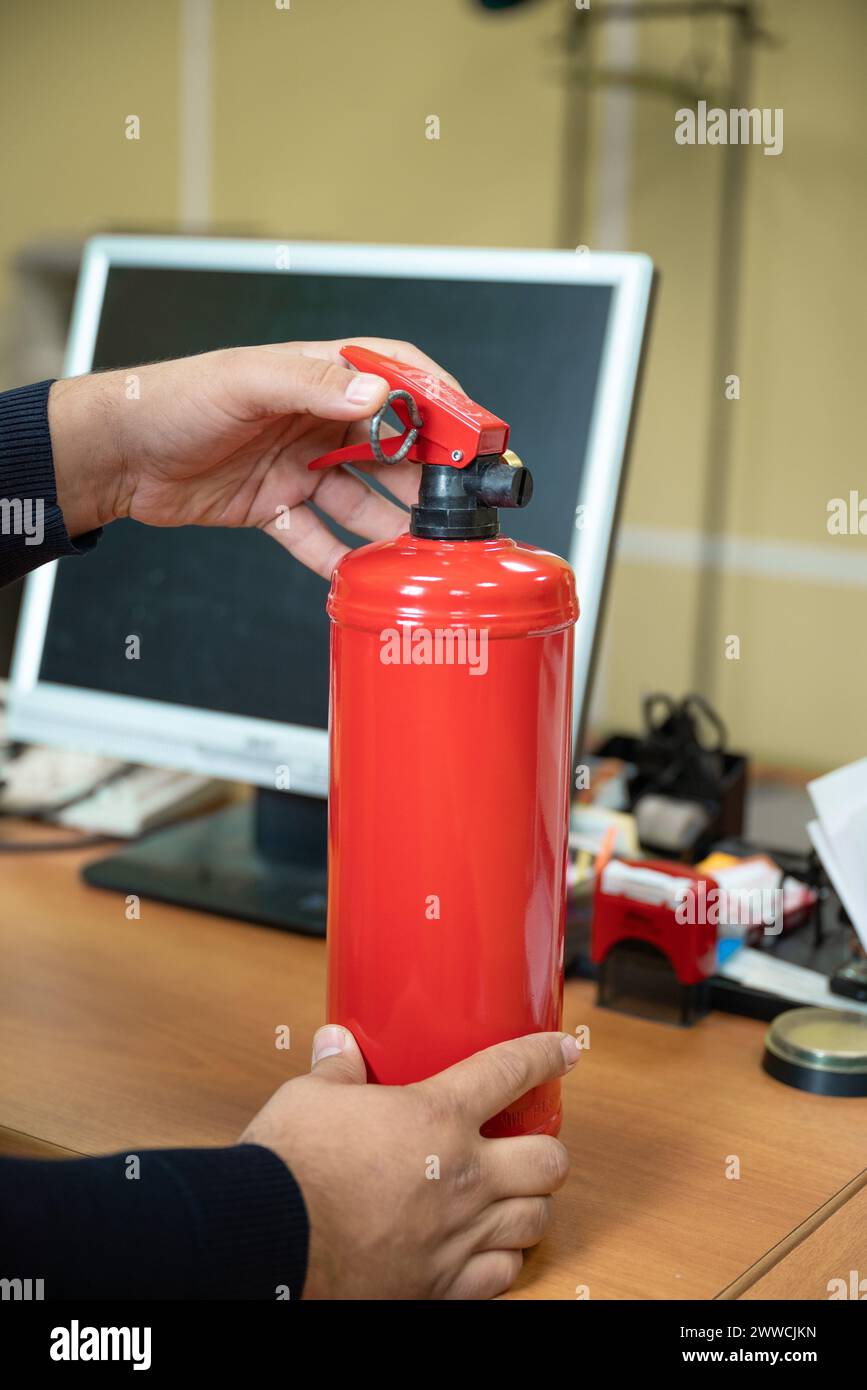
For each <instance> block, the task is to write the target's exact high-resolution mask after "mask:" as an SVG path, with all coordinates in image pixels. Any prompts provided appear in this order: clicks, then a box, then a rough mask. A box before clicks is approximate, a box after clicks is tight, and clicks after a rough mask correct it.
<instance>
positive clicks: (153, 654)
mask: <svg viewBox="0 0 867 1390" xmlns="http://www.w3.org/2000/svg"><path fill="white" fill-rule="evenodd" d="M652 278H653V273H652V265H651V262H650V261H649V260H648V259H647V257H645V256H640V255H603V254H599V255H597V254H593V253H571V252H564V251H509V250H481V249H445V248H433V247H399V246H357V245H337V244H316V243H300V242H299V243H275V242H256V241H226V240H211V239H188V238H180V237H114V236H111V237H97V238H94V239H93V240H91V241H90V242H89V243H88V244H87V246H86V248H85V252H84V256H83V260H82V267H81V274H80V279H79V285H78V291H77V296H76V302H75V307H74V312H73V319H72V325H71V329H70V336H69V344H68V351H67V357H66V362H65V374H66V375H68V376H73V375H77V374H79V373H82V372H87V371H90V370H104V369H109V368H117V367H127V366H134V365H135V364H137V363H142V362H148V361H152V360H154V359H165V358H170V357H177V356H184V355H187V354H191V353H197V352H203V351H207V350H210V349H213V348H219V347H229V346H239V345H244V344H254V343H268V342H279V341H287V340H297V339H309V338H315V339H328V338H351V337H352V336H353V335H364V336H369V337H383V338H398V339H406V340H408V341H411V342H414V343H417V344H418V345H419V346H420V347H421V348H423V349H424V350H425V351H426V352H427V353H429V355H430V356H432V357H433V358H435V359H436V360H438V361H440V362H442V363H443V365H444V366H445V367H447V368H448V370H450V371H451V372H452V373H453V374H454V375H455V376H457V377H458V378H459V379H460V381H461V383H462V385H463V387H464V389H465V390H466V391H467V393H468V394H469V395H470V396H471V397H473V398H474V399H475V400H478V401H480V402H482V403H483V404H484V405H486V406H487V407H489V408H490V409H491V410H493V411H494V412H495V413H497V414H499V415H501V416H502V417H503V418H504V419H506V420H507V421H508V422H509V424H510V425H511V441H512V443H513V445H514V448H515V449H516V450H517V451H518V453H519V454H521V456H522V457H523V458H524V460H525V462H526V463H527V464H528V465H529V466H530V467H531V469H532V471H533V475H534V480H535V493H534V498H533V502H532V504H531V506H530V507H529V508H527V510H526V511H523V512H511V513H506V514H504V516H503V523H504V525H503V529H504V531H505V532H506V533H508V534H511V535H514V536H515V537H516V538H517V539H520V540H525V541H530V542H532V543H534V544H537V545H541V546H543V547H544V548H546V549H548V550H552V551H555V552H556V553H558V554H561V555H564V556H567V557H568V558H569V559H570V561H571V563H572V565H573V567H574V569H575V572H576V578H577V585H578V593H579V596H580V601H581V618H580V621H579V623H578V625H577V628H576V636H575V704H574V733H575V740H576V744H580V740H581V736H582V730H583V725H584V719H585V715H586V709H587V701H588V694H589V689H590V679H591V673H592V669H593V658H594V652H595V650H596V644H597V638H598V635H599V630H600V616H601V612H602V603H603V596H604V589H605V579H606V572H607V567H608V562H609V558H610V553H611V544H612V537H613V532H614V526H615V520H616V515H617V509H618V501H619V496H620V491H621V485H622V480H623V473H624V462H625V456H626V450H627V442H628V438H629V432H630V423H631V418H632V413H633V402H634V396H635V390H636V382H637V378H638V373H639V365H640V360H641V352H642V344H643V339H644V333H645V325H646V320H647V314H648V305H649V299H650V292H651V285H652ZM345 539H347V540H352V539H353V538H349V537H346V538H345ZM355 543H358V542H357V539H356V540H355ZM326 593H327V585H326V583H325V582H324V581H323V580H322V579H320V578H319V577H317V576H316V575H313V574H311V573H309V572H308V571H307V570H305V569H304V568H303V567H302V566H301V565H299V564H297V563H296V562H295V561H293V560H292V559H291V558H290V557H288V556H287V555H286V553H285V552H284V551H282V550H281V549H280V548H279V547H278V546H277V545H276V544H275V543H274V542H273V541H272V540H270V539H269V538H267V537H265V536H263V535H262V534H261V533H259V532H257V531H250V532H238V531H230V530H227V529H214V530H210V529H204V528H194V527H185V528H180V529H176V530H157V529H154V528H151V527H146V526H142V525H140V524H138V523H136V522H133V521H128V520H127V521H120V522H115V523H114V524H113V525H112V526H110V527H108V528H107V530H106V532H105V534H104V536H103V537H102V539H101V541H100V543H99V545H98V547H97V549H96V551H95V552H94V553H93V554H91V555H89V556H87V557H86V558H82V559H78V558H73V559H68V560H62V561H60V562H57V563H55V564H52V565H48V566H45V567H43V568H42V569H41V570H37V571H36V572H35V573H34V574H33V575H31V576H30V578H29V579H28V582H27V589H26V594H25V600H24V604H23V607H22V614H21V619H20V622H19V631H18V636H17V640H16V647H15V656H14V662H13V670H12V678H11V690H10V702H9V728H10V733H11V735H12V736H13V737H14V738H18V739H26V740H33V741H37V742H43V743H56V744H62V745H65V746H73V747H83V748H89V749H92V750H94V751H98V752H105V753H108V754H112V755H115V756H121V757H123V758H125V759H127V760H129V761H135V762H145V763H155V764H158V765H163V766H173V767H179V768H185V769H189V770H192V771H198V772H205V773H207V774H209V775H211V776H216V777H225V778H231V779H234V780H238V781H243V782H248V783H251V784H253V785H255V786H257V787H259V788H262V789H274V787H275V775H276V769H278V768H280V769H288V779H289V785H290V786H291V788H292V793H293V795H292V797H291V798H290V799H291V801H292V802H293V804H294V807H295V814H296V822H295V825H294V828H292V827H289V826H288V824H284V826H283V829H282V830H281V829H280V828H279V817H278V821H277V822H275V823H273V824H272V823H271V815H272V814H276V813H275V812H274V807H273V805H272V803H273V801H274V798H268V797H267V795H263V796H262V797H260V798H259V802H260V806H259V809H260V825H259V840H260V844H261V845H263V846H264V847H265V848H266V849H267V845H268V842H269V841H270V842H274V841H277V842H279V841H281V839H282V840H291V841H292V842H293V843H294V844H296V846H300V847H301V852H303V853H304V855H305V856H306V860H307V862H308V863H309V860H310V855H311V846H312V844H313V842H314V841H315V842H316V843H318V840H319V832H318V830H316V828H315V824H314V823H318V822H319V821H320V820H322V819H323V817H322V807H323V802H322V798H324V797H325V795H326V792H327V775H328V772H327V759H328V754H327V720H328V708H327V690H328V620H327V617H326V615H325V597H326ZM132 634H135V635H137V636H138V638H139V653H140V656H139V659H137V660H128V659H127V655H126V652H127V646H126V638H127V637H128V636H129V635H132ZM285 777H286V774H285V772H281V779H282V780H281V785H282V782H283V781H284V780H285ZM311 799H312V800H311ZM286 804H287V803H286V800H285V798H284V800H283V801H282V802H281V803H280V809H281V811H282V808H283V807H284V806H285V805H286ZM269 807H270V810H269ZM269 827H270V828H269ZM188 833H191V832H188ZM196 833H197V834H198V836H199V842H198V850H199V852H200V853H201V852H205V853H207V854H212V853H213V844H211V843H210V842H208V841H207V833H208V832H207V829H205V830H201V829H200V830H199V831H197V832H196ZM203 836H204V839H203V838H202V837H203ZM157 839H158V837H156V836H155V837H149V838H148V840H147V841H146V842H145V843H146V844H148V845H150V844H151V841H153V842H154V843H156V841H157ZM176 843H177V842H176ZM239 845H240V841H238V842H237V845H236V848H238V846H239ZM305 846H306V848H305ZM222 848H223V851H224V852H223V855H222V860H221V862H222V863H223V864H224V865H225V863H226V856H227V855H228V853H229V850H228V847H227V846H225V845H224V846H223V847H222ZM240 852H241V851H240V848H238V853H240ZM191 853H192V849H191V846H190V845H189V844H187V846H186V849H185V850H179V855H180V858H181V859H182V860H183V859H184V854H186V856H187V857H189V855H190V854H191ZM289 853H290V854H291V853H292V849H291V846H290V847H289ZM184 862H186V860H184ZM177 867H178V866H177V865H176V868H177ZM213 867H214V866H213V864H212V866H211V868H212V869H213ZM248 867H249V866H248ZM245 872H246V870H245ZM249 872H250V873H252V874H253V875H254V876H255V873H256V867H255V865H253V866H252V867H251V868H249ZM191 873H193V874H194V876H195V871H194V870H191ZM208 873H211V870H209V871H208ZM109 877H111V874H110V875H109ZM164 877H165V878H166V883H165V885H163V886H164V887H165V891H164V892H163V891H161V880H160V871H159V868H158V866H157V868H156V869H155V877H154V876H152V877H151V879H149V881H148V887H147V890H146V891H149V892H151V893H153V894H155V895H156V896H170V897H177V896H179V894H180V896H181V897H182V898H183V900H185V901H190V900H191V898H190V894H189V893H187V894H184V893H183V892H182V891H181V890H180V889H179V888H178V886H177V884H175V885H174V886H170V885H169V884H168V879H170V878H171V877H172V874H171V873H170V872H169V871H168V870H166V874H165V875H164ZM206 877H207V875H206ZM126 885H127V886H128V887H129V891H135V889H134V887H132V886H131V880H130V879H127V880H126ZM112 886H115V887H121V888H123V887H124V886H125V885H124V882H121V881H118V882H115V883H113V885H112ZM248 887H249V885H248ZM284 888H285V885H284ZM245 891H248V890H247V889H245ZM310 891H311V892H312V893H313V896H314V897H316V892H314V890H313V889H311V890H310ZM190 892H191V893H192V895H193V898H195V896H196V894H197V893H198V896H199V898H201V883H199V887H198V888H195V886H194V887H193V888H192V889H191V890H190ZM214 892H215V893H216V895H217V897H216V898H215V897H214V896H213V895H211V900H210V901H209V902H206V903H202V902H199V903H198V905H204V906H214V905H215V903H217V905H219V903H222V902H223V901H224V899H225V893H226V887H225V884H224V885H223V886H222V887H218V888H215V890H214ZM221 893H222V894H223V897H222V898H220V896H219V895H220V894H221ZM230 896H231V895H230ZM260 896H261V894H260ZM284 896H285V894H284ZM311 900H312V899H311ZM317 901H318V899H317ZM225 906H226V910H229V911H234V912H237V913H239V915H245V916H251V915H252V916H254V917H259V918H264V919H265V920H268V911H266V910H265V908H264V907H263V906H262V904H261V903H259V904H258V905H255V904H254V905H253V907H252V908H251V909H250V910H249V911H244V910H243V903H241V904H240V905H239V902H238V901H237V900H236V899H234V898H232V899H231V900H227V901H226V902H225ZM296 915H297V914H296ZM316 915H317V918H318V915H319V910H318V908H317V911H316ZM290 916H291V912H290ZM301 925H304V924H303V923H301Z"/></svg>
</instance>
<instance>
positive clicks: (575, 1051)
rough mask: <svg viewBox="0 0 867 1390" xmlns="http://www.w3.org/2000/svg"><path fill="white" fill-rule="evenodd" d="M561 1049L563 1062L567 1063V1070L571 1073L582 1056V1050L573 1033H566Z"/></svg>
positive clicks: (561, 1041) (561, 1040) (562, 1039)
mask: <svg viewBox="0 0 867 1390" xmlns="http://www.w3.org/2000/svg"><path fill="white" fill-rule="evenodd" d="M560 1048H561V1051H562V1053H563V1061H564V1062H565V1063H566V1067H567V1070H569V1071H571V1069H572V1067H574V1065H575V1063H576V1062H577V1061H578V1058H579V1057H580V1056H581V1049H580V1047H579V1046H578V1043H577V1041H576V1039H575V1038H573V1037H572V1034H571V1033H564V1034H563V1037H562V1038H561V1039H560Z"/></svg>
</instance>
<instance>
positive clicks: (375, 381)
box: [346, 372, 384, 405]
mask: <svg viewBox="0 0 867 1390" xmlns="http://www.w3.org/2000/svg"><path fill="white" fill-rule="evenodd" d="M383 384H384V383H383V379H382V377H381V376H371V374H370V373H369V372H355V373H354V375H353V376H352V377H350V380H349V385H348V386H347V388H346V399H347V400H348V401H349V402H350V404H351V405H371V404H372V403H373V402H374V401H377V400H379V398H380V397H381V395H382V387H383Z"/></svg>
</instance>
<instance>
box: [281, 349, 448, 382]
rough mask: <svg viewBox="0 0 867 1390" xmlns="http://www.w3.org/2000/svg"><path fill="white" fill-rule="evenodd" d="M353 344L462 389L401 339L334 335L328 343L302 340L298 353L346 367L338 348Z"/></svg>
mask: <svg viewBox="0 0 867 1390" xmlns="http://www.w3.org/2000/svg"><path fill="white" fill-rule="evenodd" d="M353 344H354V345H355V346H356V347H363V348H370V349H371V351H373V352H379V353H381V354H382V356H383V357H394V358H396V360H397V361H398V362H406V364H407V365H408V366H410V367H420V368H421V369H422V371H424V372H430V373H431V375H432V376H435V377H439V378H440V379H441V380H442V381H447V382H448V383H449V385H450V386H454V388H455V390H457V391H460V390H461V386H460V383H459V382H458V381H457V380H456V379H455V377H453V376H452V375H451V373H450V372H447V371H446V369H445V367H441V366H440V364H439V362H435V361H434V359H433V358H432V357H428V355H427V353H426V352H422V350H421V348H417V347H416V346H415V343H406V342H403V341H402V340H401V339H400V338H336V339H334V340H333V341H331V342H320V343H303V344H302V345H301V352H302V354H303V355H304V356H308V357H321V358H323V360H325V361H327V362H336V363H339V364H340V365H342V366H344V367H346V366H348V363H347V361H346V358H345V357H341V356H340V349H341V348H344V347H351V346H352V345H353Z"/></svg>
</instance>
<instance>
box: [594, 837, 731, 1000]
mask: <svg viewBox="0 0 867 1390" xmlns="http://www.w3.org/2000/svg"><path fill="white" fill-rule="evenodd" d="M624 862H625V863H627V864H632V865H633V867H635V868H643V869H653V870H655V871H656V872H657V873H660V874H667V875H670V876H671V877H672V878H682V879H686V880H688V882H689V884H690V885H691V887H690V888H689V890H688V893H689V897H688V898H687V899H686V900H685V902H684V905H683V908H682V910H681V911H680V913H678V912H677V911H676V910H675V909H673V908H671V907H669V906H667V905H666V904H664V903H649V902H641V901H638V900H636V899H635V898H632V897H627V896H626V895H625V894H623V893H606V892H604V891H603V877H602V875H600V876H599V878H598V879H597V882H596V888H595V890H594V896H593V926H592V943H591V956H592V959H593V960H594V961H595V962H596V964H597V965H602V964H603V963H604V962H605V960H606V958H607V956H608V954H609V952H610V951H611V950H612V948H614V947H615V946H618V945H619V944H620V943H622V942H627V941H643V942H646V943H648V944H649V945H651V946H655V947H656V948H657V949H658V950H660V951H661V952H662V953H663V955H665V956H667V957H668V960H669V961H670V962H671V966H672V969H673V970H674V973H675V975H676V976H677V978H678V980H679V981H680V983H681V984H682V985H696V984H700V983H701V982H702V981H704V980H706V979H707V978H708V977H709V976H710V975H712V974H713V972H714V967H715V963H716V940H717V927H716V916H715V915H714V913H713V912H712V911H710V912H709V911H708V910H707V907H708V898H709V895H710V894H711V893H714V897H713V898H710V902H711V903H713V902H714V901H715V900H716V896H717V893H718V889H717V884H716V880H715V879H713V878H711V877H709V876H708V875H707V874H697V873H695V872H693V870H691V869H689V868H687V867H686V866H685V865H683V864H676V863H669V862H668V861H665V860H647V861H643V862H641V863H639V862H638V861H635V860H626V861H624ZM708 917H710V919H711V920H710V922H709V921H708ZM679 919H680V920H679Z"/></svg>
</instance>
